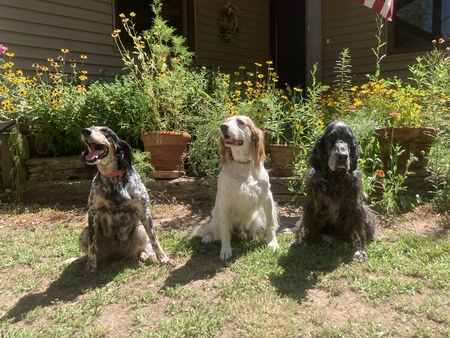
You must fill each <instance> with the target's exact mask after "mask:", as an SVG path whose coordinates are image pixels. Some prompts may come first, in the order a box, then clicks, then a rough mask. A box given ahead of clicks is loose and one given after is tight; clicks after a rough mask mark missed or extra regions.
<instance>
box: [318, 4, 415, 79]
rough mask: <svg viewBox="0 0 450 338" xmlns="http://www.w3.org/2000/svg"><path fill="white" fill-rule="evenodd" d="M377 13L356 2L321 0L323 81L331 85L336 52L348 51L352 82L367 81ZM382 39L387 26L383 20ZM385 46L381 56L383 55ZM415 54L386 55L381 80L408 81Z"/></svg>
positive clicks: (373, 60)
mask: <svg viewBox="0 0 450 338" xmlns="http://www.w3.org/2000/svg"><path fill="white" fill-rule="evenodd" d="M375 19H376V13H375V12H374V11H372V10H371V9H370V8H367V7H365V6H362V5H361V4H360V3H359V2H358V1H356V0H323V21H322V46H323V47H322V48H323V54H322V75H323V82H324V83H327V84H331V83H332V82H333V80H334V76H335V74H334V73H333V71H334V66H335V65H336V60H337V59H338V58H339V53H340V52H341V51H342V50H343V49H344V48H346V47H347V48H349V49H350V56H351V65H352V74H353V76H354V80H355V82H362V81H367V77H366V74H374V72H375V64H376V57H375V55H374V54H373V51H372V48H376V47H377V40H376V37H375V35H376V33H377V25H376V21H375ZM383 22H384V27H383V28H382V39H383V41H386V36H387V34H388V30H389V29H390V25H389V24H386V22H387V21H386V20H383ZM386 48H387V46H386V45H385V46H384V47H383V48H382V51H381V55H383V54H386ZM417 55H418V54H411V53H410V54H402V55H388V54H387V55H386V57H385V58H384V59H383V60H382V62H381V77H385V78H386V77H389V78H392V77H394V76H398V77H400V78H407V77H408V76H410V75H411V74H410V73H409V71H408V68H407V66H408V65H412V64H413V63H414V62H415V57H416V56H417Z"/></svg>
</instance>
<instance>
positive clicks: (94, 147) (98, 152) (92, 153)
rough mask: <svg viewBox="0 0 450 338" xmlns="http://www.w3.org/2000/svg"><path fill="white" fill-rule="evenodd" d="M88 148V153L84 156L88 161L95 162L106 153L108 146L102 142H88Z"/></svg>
mask: <svg viewBox="0 0 450 338" xmlns="http://www.w3.org/2000/svg"><path fill="white" fill-rule="evenodd" d="M88 148H89V154H87V155H86V156H85V157H84V158H85V159H86V162H88V163H95V162H96V161H97V160H99V159H102V158H104V157H105V156H107V155H108V147H107V146H105V145H103V144H95V143H89V144H88Z"/></svg>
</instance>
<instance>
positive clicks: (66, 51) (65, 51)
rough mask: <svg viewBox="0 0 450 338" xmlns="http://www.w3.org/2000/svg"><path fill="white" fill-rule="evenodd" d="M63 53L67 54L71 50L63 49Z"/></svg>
mask: <svg viewBox="0 0 450 338" xmlns="http://www.w3.org/2000/svg"><path fill="white" fill-rule="evenodd" d="M61 53H64V54H67V53H69V50H68V49H67V48H61Z"/></svg>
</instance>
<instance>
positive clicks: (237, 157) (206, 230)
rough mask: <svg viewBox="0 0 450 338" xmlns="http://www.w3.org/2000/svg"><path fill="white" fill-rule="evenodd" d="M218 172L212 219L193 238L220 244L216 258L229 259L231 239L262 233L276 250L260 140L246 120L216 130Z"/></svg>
mask: <svg viewBox="0 0 450 338" xmlns="http://www.w3.org/2000/svg"><path fill="white" fill-rule="evenodd" d="M220 131H221V135H220V139H219V140H220V152H219V155H220V168H221V172H220V175H219V178H218V183H217V186H218V190H217V195H216V203H215V205H214V208H213V210H212V219H211V221H210V222H209V223H208V224H205V225H203V226H200V227H198V228H197V229H195V231H194V235H196V236H198V237H202V241H203V242H210V241H214V240H221V242H222V248H221V250H220V258H221V259H222V260H226V259H229V258H231V257H232V249H231V244H230V241H231V236H232V234H233V233H234V234H236V235H237V236H238V237H239V238H241V239H246V238H248V237H253V236H255V235H257V234H258V233H263V232H264V230H265V233H266V240H267V245H268V246H269V247H270V248H274V249H275V248H278V242H277V239H276V234H275V232H276V229H277V228H278V216H277V211H276V206H275V203H274V201H273V197H272V192H271V191H270V183H269V175H268V174H267V171H266V170H265V169H264V160H265V157H266V154H265V152H264V136H263V133H262V131H261V130H260V129H258V128H256V127H255V125H254V124H253V122H252V120H251V119H250V118H248V117H246V116H233V117H231V118H229V119H227V120H226V121H225V122H224V123H223V124H222V125H221V126H220Z"/></svg>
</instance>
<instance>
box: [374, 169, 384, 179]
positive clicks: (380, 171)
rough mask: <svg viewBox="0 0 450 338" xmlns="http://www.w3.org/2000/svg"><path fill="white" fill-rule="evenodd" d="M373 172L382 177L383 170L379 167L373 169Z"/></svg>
mask: <svg viewBox="0 0 450 338" xmlns="http://www.w3.org/2000/svg"><path fill="white" fill-rule="evenodd" d="M375 174H377V176H378V177H381V178H384V176H385V175H384V171H383V170H381V169H377V170H376V171H375Z"/></svg>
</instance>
